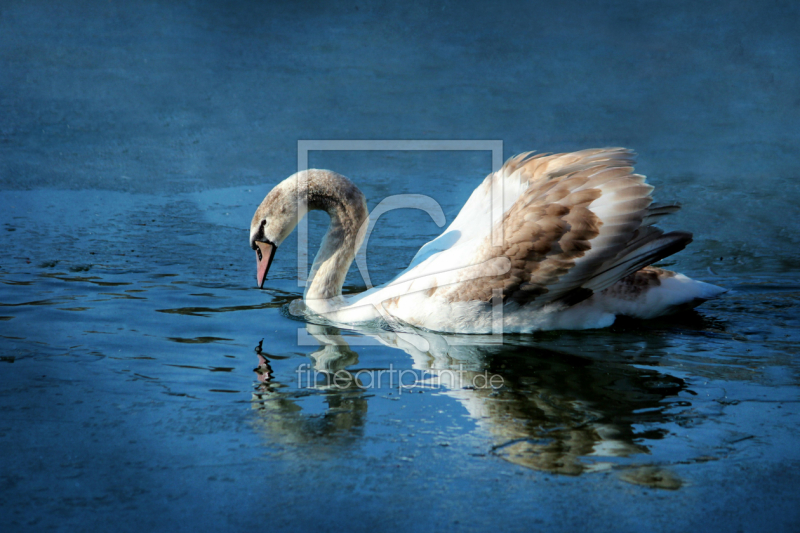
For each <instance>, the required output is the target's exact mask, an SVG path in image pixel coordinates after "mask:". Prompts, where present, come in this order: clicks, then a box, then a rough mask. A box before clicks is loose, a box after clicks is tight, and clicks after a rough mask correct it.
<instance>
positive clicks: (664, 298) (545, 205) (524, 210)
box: [250, 148, 724, 333]
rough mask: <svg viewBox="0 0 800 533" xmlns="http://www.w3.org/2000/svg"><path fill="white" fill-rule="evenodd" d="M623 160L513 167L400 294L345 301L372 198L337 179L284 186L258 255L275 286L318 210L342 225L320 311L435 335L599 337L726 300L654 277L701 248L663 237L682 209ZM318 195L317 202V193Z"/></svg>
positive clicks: (330, 239)
mask: <svg viewBox="0 0 800 533" xmlns="http://www.w3.org/2000/svg"><path fill="white" fill-rule="evenodd" d="M644 181H645V178H644V177H643V176H640V175H638V174H634V173H633V155H632V153H631V152H629V151H627V150H624V149H618V148H617V149H600V150H584V151H581V152H575V153H569V154H558V155H550V156H545V155H539V156H534V157H531V156H530V154H522V155H520V156H517V157H515V158H512V159H509V160H508V161H507V162H506V164H505V165H504V166H503V168H502V169H501V170H499V171H498V172H495V173H492V174H490V175H489V176H487V178H486V179H485V180H484V181H483V183H482V184H481V185H480V186H479V187H478V188H477V189H476V190H475V191H474V192H473V193H472V195H471V196H470V198H469V200H467V203H466V204H465V205H464V207H463V208H462V209H461V212H460V213H459V214H458V216H457V217H456V219H455V220H454V221H453V222H452V223H451V224H450V226H449V227H448V228H447V229H446V230H445V231H444V233H442V235H440V236H439V237H437V238H436V239H434V240H432V241H431V242H429V243H427V244H426V245H425V246H423V247H422V248H421V249H420V251H419V252H418V253H417V254H416V256H415V257H414V259H413V260H412V261H411V264H410V265H409V267H408V268H407V269H406V270H405V271H403V272H402V273H401V274H400V275H399V276H398V277H397V278H395V279H394V280H393V281H391V282H390V283H388V284H387V285H384V286H382V287H377V288H374V289H371V290H368V291H366V292H364V293H361V294H358V295H354V296H349V297H345V296H342V294H341V289H342V284H343V283H344V278H345V276H346V274H347V271H348V269H349V267H350V264H351V263H352V261H353V259H354V258H355V254H356V252H357V250H358V248H359V247H360V246H361V243H362V241H363V238H364V234H365V229H366V227H367V223H368V219H369V216H368V212H367V208H366V201H365V199H364V196H363V194H361V191H359V190H358V188H357V187H356V186H355V185H353V183H352V182H350V181H349V180H348V179H347V178H345V177H344V176H340V175H339V174H336V173H334V172H330V171H325V170H308V171H304V172H298V173H297V174H294V175H293V176H290V177H289V178H287V179H286V180H285V181H283V182H282V183H280V184H279V185H277V186H276V187H275V188H274V189H273V190H272V191H271V192H270V193H269V194H268V195H267V197H266V198H265V199H264V201H263V202H262V203H261V205H260V206H259V208H258V209H257V210H256V213H255V215H254V217H253V221H252V224H251V227H250V245H251V247H252V248H253V249H255V250H256V253H257V255H258V266H259V269H258V283H259V286H261V285H262V284H263V281H264V278H265V277H266V274H267V270H268V269H269V264H270V263H271V260H272V257H273V255H274V252H275V250H276V248H277V246H279V245H280V244H281V242H283V240H284V239H285V238H286V237H287V236H288V235H289V234H290V233H291V231H292V230H293V229H294V227H295V226H296V225H297V222H298V221H299V220H300V219H301V218H302V217H303V216H304V215H305V213H306V211H307V210H308V209H322V210H325V211H327V212H328V214H329V215H330V217H331V225H330V227H329V229H328V233H327V234H326V235H325V238H324V240H323V242H322V245H321V246H320V250H319V253H318V254H317V257H316V258H315V260H314V265H313V266H312V269H311V274H310V281H309V284H308V286H307V288H306V293H305V295H304V301H305V304H306V306H307V308H308V309H309V310H310V311H312V312H314V313H316V314H319V315H323V316H325V317H326V318H327V319H328V320H330V321H333V322H338V323H344V324H354V323H360V322H367V321H371V320H375V319H378V318H381V319H383V320H386V321H389V322H399V323H405V324H410V325H413V326H416V327H422V328H426V329H430V330H434V331H443V332H460V333H489V332H491V331H493V326H494V330H495V331H496V330H497V328H498V327H499V326H500V325H502V328H503V330H504V331H505V332H507V333H508V332H529V331H536V330H549V329H589V328H599V327H606V326H609V325H611V324H612V323H613V322H614V318H615V317H616V316H617V315H626V316H630V317H634V318H653V317H656V316H659V315H663V314H666V313H669V312H672V311H674V310H675V309H677V308H679V307H683V306H694V305H697V304H699V303H701V302H703V301H705V300H708V299H710V298H714V297H716V296H718V295H719V294H721V293H722V292H724V290H723V289H720V288H719V287H715V286H713V285H709V284H707V283H703V282H699V281H694V280H691V279H689V278H687V277H686V276H684V275H682V274H676V273H673V272H669V271H665V270H661V269H657V268H652V267H649V265H651V264H652V263H654V262H656V261H659V260H661V259H663V258H664V257H667V256H669V255H671V254H673V253H675V252H677V251H679V250H681V249H683V248H684V247H685V246H686V245H687V244H688V243H689V242H691V234H688V233H683V232H672V233H667V234H665V233H664V232H663V231H662V230H660V229H658V228H656V227H655V226H653V224H654V223H655V222H656V221H657V220H658V219H660V218H661V217H663V216H665V215H667V214H670V213H672V212H674V211H676V210H677V209H678V207H677V206H675V205H662V206H658V205H654V204H652V198H651V196H650V193H651V191H652V190H653V188H652V187H651V186H649V185H646V184H645V183H644ZM305 191H307V193H306V192H305Z"/></svg>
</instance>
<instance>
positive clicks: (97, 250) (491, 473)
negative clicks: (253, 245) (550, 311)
mask: <svg viewBox="0 0 800 533" xmlns="http://www.w3.org/2000/svg"><path fill="white" fill-rule="evenodd" d="M356 8H358V9H356ZM797 20H798V16H797V8H796V6H794V5H793V4H786V5H784V4H781V3H771V4H769V5H766V4H765V5H760V6H759V7H757V8H756V7H753V6H751V5H744V4H742V5H741V6H740V5H731V6H724V7H721V6H711V7H709V6H704V7H697V6H695V5H694V4H690V3H686V4H684V3H681V2H673V3H658V4H654V3H641V2H637V3H626V2H614V3H608V4H605V5H601V4H596V3H586V2H567V3H560V4H559V5H558V6H555V5H551V4H549V3H548V4H543V5H539V6H536V5H531V6H530V7H524V6H519V5H516V4H508V5H506V4H504V3H502V2H501V3H499V4H497V3H493V4H492V5H490V6H484V5H483V4H481V5H477V4H476V5H465V6H462V7H461V8H460V9H457V8H456V7H455V6H454V5H451V4H449V3H446V2H445V3H441V4H436V3H431V4H429V5H421V6H419V7H413V8H412V7H408V8H403V7H398V6H393V5H388V4H387V5H378V4H376V5H372V6H363V5H355V4H354V5H350V4H347V5H345V4H331V5H329V4H325V5H322V4H316V3H302V2H301V3H298V4H286V5H278V4H273V3H268V4H263V5H262V4H261V3H253V4H250V3H240V4H237V5H229V4H225V5H223V4H221V3H215V2H195V3H189V4H186V5H182V6H172V5H171V4H170V5H166V4H164V5H162V4H158V3H151V4H142V5H137V6H132V5H129V4H121V3H119V4H117V3H114V2H110V3H106V2H102V3H100V2H97V3H92V2H88V3H81V4H78V3H71V2H65V3H61V4H59V6H47V8H43V7H42V6H41V5H38V4H36V3H35V2H29V3H21V2H20V3H14V2H11V3H8V5H7V6H4V7H3V8H0V27H2V29H3V31H2V32H1V33H0V35H2V37H0V44H1V45H2V47H0V65H2V67H3V72H4V74H3V77H2V80H1V81H0V109H1V110H2V111H3V112H2V113H0V232H1V233H2V241H0V242H2V245H3V258H2V260H0V455H1V456H2V469H0V488H2V498H0V527H2V528H3V530H4V531H5V530H9V531H24V530H31V531H33V530H52V529H63V530H69V531H74V530H87V531H88V530H98V529H99V530H106V529H111V528H112V527H113V529H114V530H119V531H127V530H131V531H133V530H136V531H140V530H169V531H175V530H193V531H194V530H197V529H212V528H213V529H217V530H222V529H231V530H242V529H245V528H247V529H255V528H270V529H278V530H337V531H340V530H343V529H344V530H369V531H374V530H376V529H379V530H389V531H393V530H406V531H408V530H413V531H417V530H420V531H451V530H452V531H460V530H466V531H473V530H475V531H480V530H488V529H496V530H502V531H506V530H508V531H514V530H526V531H527V530H531V529H542V530H575V529H578V528H580V529H592V530H598V531H606V530H614V531H619V530H629V531H633V530H687V529H689V528H691V527H702V529H703V530H709V529H711V530H725V531H731V530H733V531H735V530H738V529H741V530H759V529H764V528H765V527H766V526H769V529H770V530H775V531H780V530H792V529H796V526H797V523H798V519H799V518H800V517H798V511H797V509H799V508H800V505H798V504H800V493H798V486H800V485H798V482H800V478H799V477H798V473H797V472H800V470H799V469H798V466H799V465H800V452H799V451H798V448H797V444H796V443H797V439H798V422H800V409H798V401H799V400H800V395H798V392H799V391H800V389H799V388H798V362H797V353H798V348H800V333H798V331H800V330H798V326H800V323H799V322H800V313H798V306H799V305H800V276H798V269H797V265H798V264H800V231H798V229H800V228H798V220H800V207H798V206H800V190H799V189H798V185H797V183H798V182H797V178H798V176H800V166H798V165H797V159H796V153H795V152H796V151H795V150H794V148H793V147H795V146H797V144H798V141H800V139H798V131H800V130H798V129H797V128H796V124H797V123H798V120H800V107H799V106H798V100H797V94H800V92H798V84H800V77H798V71H797V68H796V65H797V58H798V57H799V55H800V43H799V42H798V34H797V32H796V27H797V24H796V23H797ZM347 138H355V139H387V138H388V139H391V138H396V139H500V140H503V141H504V143H505V156H506V157H508V156H511V155H514V154H516V153H518V152H521V151H524V150H531V149H537V150H543V151H547V150H550V151H560V150H577V149H582V148H587V147H591V146H605V145H625V146H630V147H632V148H635V149H636V150H637V151H638V152H639V154H640V157H639V160H640V164H639V167H638V168H639V169H640V170H641V171H642V172H644V173H645V174H647V175H648V176H649V178H648V181H649V182H650V183H652V184H654V185H656V187H657V189H656V198H657V200H659V201H680V202H681V203H682V204H683V209H682V211H681V212H679V213H678V214H676V215H674V216H673V217H671V219H670V220H668V221H666V223H665V229H670V230H672V229H681V230H686V231H691V232H693V233H694V235H695V241H694V242H693V243H692V244H691V245H690V246H689V247H688V248H687V249H686V250H684V251H683V252H681V253H680V254H679V255H677V256H675V257H672V258H669V260H668V261H666V262H665V264H666V266H667V267H669V268H672V269H675V270H678V271H681V272H684V273H686V274H687V275H689V276H692V277H695V278H697V279H701V280H703V281H708V282H711V283H714V284H717V285H720V286H723V287H725V288H727V289H729V292H728V293H727V294H726V295H725V296H724V297H722V298H720V299H719V300H717V301H714V302H709V303H707V304H705V305H703V306H702V307H700V308H699V309H698V310H697V311H696V312H692V313H687V314H683V315H680V316H678V317H673V318H669V319H661V320H657V321H650V322H636V321H619V322H617V323H616V324H615V325H614V326H613V327H611V328H608V329H605V330H597V331H582V332H549V333H546V334H536V335H527V336H512V335H507V336H505V337H504V339H503V340H504V342H503V344H491V343H489V344H476V343H475V342H469V343H464V342H463V341H464V339H463V338H461V337H457V336H439V335H433V334H427V335H423V336H408V335H400V334H397V333H396V332H391V331H385V330H377V329H373V330H365V329H358V330H347V329H344V330H341V329H334V328H326V327H318V326H313V325H309V324H306V323H305V322H303V321H300V320H298V319H296V318H295V317H293V316H292V315H291V313H290V312H289V311H288V308H287V306H288V304H289V303H290V302H291V301H292V300H295V299H297V298H299V297H300V296H301V295H302V288H301V287H298V284H297V281H296V278H297V264H298V249H297V242H296V240H295V239H294V238H290V239H289V240H288V241H287V242H286V243H285V244H284V245H283V246H282V247H281V250H280V251H279V253H278V255H277V257H276V259H275V263H274V265H273V267H272V270H271V272H270V276H269V279H268V282H267V284H266V289H265V290H262V291H259V290H257V289H255V288H254V285H255V265H254V260H253V252H252V250H250V249H249V247H248V227H249V221H250V217H251V216H252V213H253V211H254V210H255V208H256V206H257V205H258V203H259V202H260V201H261V199H262V198H263V197H264V195H265V194H266V193H267V192H268V191H269V190H270V188H271V187H272V186H273V185H274V184H276V183H277V182H278V181H279V180H280V179H283V178H284V177H286V176H288V175H289V174H291V173H292V172H294V171H295V170H296V161H297V153H296V146H297V145H296V143H297V140H301V139H347ZM310 164H311V165H312V166H317V167H325V168H331V169H333V170H336V171H338V172H340V173H342V174H345V175H347V176H348V177H350V178H351V179H353V181H354V182H355V183H356V184H357V185H358V186H359V187H360V188H361V189H362V190H363V191H364V193H365V195H366V196H367V198H368V200H369V207H370V208H373V207H375V206H376V205H377V204H378V203H379V202H380V201H381V200H383V199H384V198H386V197H387V196H389V195H392V194H425V195H428V196H430V197H431V198H433V199H434V200H435V201H437V202H438V203H439V204H440V205H441V207H442V210H443V212H444V214H445V216H446V218H447V221H448V223H449V222H450V221H451V220H452V219H453V217H454V216H455V215H456V213H457V212H458V210H459V208H460V207H461V205H463V203H464V201H465V200H466V198H467V197H468V196H469V194H470V192H471V191H472V190H473V189H474V187H475V186H476V185H477V184H478V183H479V182H480V180H481V179H482V178H483V176H485V175H486V173H488V172H489V170H490V167H491V154H489V153H488V152H426V153H410V152H369V153H366V152H354V151H351V152H313V153H311V155H310ZM325 224H326V219H325V216H324V215H321V214H319V213H313V214H312V216H311V217H310V241H311V243H312V246H311V250H310V253H311V254H313V252H314V249H315V248H314V247H315V246H316V244H317V243H318V242H319V238H320V236H321V235H322V233H323V232H324V229H325ZM440 231H441V229H440V228H439V227H438V226H437V225H436V224H435V223H434V221H433V220H431V217H430V216H429V215H427V214H426V213H424V212H422V211H419V210H410V209H406V210H398V211H392V212H389V213H387V214H385V215H384V216H383V217H381V219H380V220H379V221H378V223H377V225H376V228H375V231H374V233H373V235H372V238H371V239H370V244H369V250H368V263H369V272H370V275H371V278H372V281H373V282H375V283H382V282H386V281H388V280H389V279H391V278H392V277H393V276H394V275H395V274H396V273H398V272H399V271H400V270H402V269H403V268H404V267H405V265H406V264H407V263H408V261H409V260H410V259H411V257H412V256H413V255H414V253H415V252H416V250H417V249H418V248H419V247H420V246H421V245H422V244H423V243H425V242H427V241H428V240H430V239H431V238H432V237H434V236H435V235H437V234H438V233H439V232H440ZM346 285H347V290H350V291H358V290H361V289H362V288H363V280H362V279H361V277H360V276H359V275H358V272H357V271H356V270H355V269H353V270H352V271H351V272H350V274H349V276H348V279H347V284H346ZM473 340H474V339H473ZM490 340H491V339H490ZM381 372H382V374H380V373H381ZM378 376H382V377H378ZM492 379H493V380H494V381H490V384H496V385H499V386H496V387H491V386H489V387H486V386H484V385H485V381H487V380H492ZM482 380H483V381H482ZM401 384H402V385H401Z"/></svg>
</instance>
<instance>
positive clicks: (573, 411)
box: [253, 324, 693, 489]
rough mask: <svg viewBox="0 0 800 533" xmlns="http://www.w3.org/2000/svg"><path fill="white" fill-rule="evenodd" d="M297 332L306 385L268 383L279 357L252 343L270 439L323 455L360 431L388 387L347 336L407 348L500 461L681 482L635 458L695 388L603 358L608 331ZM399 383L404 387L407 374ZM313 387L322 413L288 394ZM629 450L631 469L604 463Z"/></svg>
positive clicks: (423, 375)
mask: <svg viewBox="0 0 800 533" xmlns="http://www.w3.org/2000/svg"><path fill="white" fill-rule="evenodd" d="M305 329H306V331H307V332H308V334H310V335H311V337H312V338H313V339H316V341H317V342H319V344H320V346H319V347H318V348H317V349H316V350H315V351H313V352H312V353H310V354H308V355H309V357H310V358H311V360H312V362H311V363H310V364H309V365H308V368H309V372H308V373H307V374H306V375H307V376H312V377H310V378H309V379H310V380H311V381H312V383H308V384H307V385H310V387H309V388H306V389H300V390H297V389H295V388H290V387H289V385H288V383H292V385H294V383H293V381H294V380H297V379H298V378H297V376H296V375H294V374H293V375H292V376H291V378H289V380H287V383H280V382H279V380H274V379H273V378H272V371H271V366H270V362H269V359H270V358H275V357H276V356H271V355H268V354H264V353H263V352H262V351H261V350H260V348H258V349H257V350H256V351H257V352H258V357H259V362H260V364H259V366H258V367H257V368H256V373H257V374H258V376H259V382H260V383H259V385H258V387H257V390H256V392H255V393H254V396H253V400H254V401H253V406H254V409H256V410H257V411H258V413H259V415H260V416H259V417H258V424H259V425H260V426H261V427H262V428H263V430H264V431H265V432H266V433H267V434H268V435H269V439H270V441H272V442H278V443H281V444H303V445H306V447H307V448H308V449H306V448H304V450H303V453H304V454H305V455H307V454H308V453H309V452H310V453H312V454H315V455H318V456H328V455H331V454H333V453H335V449H336V448H337V446H341V445H345V446H346V445H348V444H352V443H353V442H355V441H357V440H358V439H359V438H360V437H361V436H362V435H363V430H364V423H365V419H366V412H367V407H368V398H370V397H373V396H374V395H375V394H376V392H378V393H379V392H380V391H376V390H375V388H376V387H378V386H380V387H384V388H385V387H386V385H387V384H388V383H387V381H388V378H386V379H384V380H378V381H377V385H376V384H375V383H370V381H373V382H374V381H375V379H376V372H377V371H376V370H374V369H358V368H357V366H356V365H358V362H359V361H358V353H357V352H356V351H355V350H354V349H353V348H352V347H351V343H353V344H355V343H356V342H362V343H363V341H364V338H365V337H366V338H367V339H368V340H369V339H373V340H374V341H377V342H379V343H380V344H383V345H386V346H390V347H393V348H398V349H400V350H403V351H404V352H406V353H407V354H409V355H410V356H411V357H412V359H413V368H414V370H415V374H416V375H417V376H418V379H417V380H416V382H415V383H414V385H415V388H421V389H424V388H426V387H427V388H431V387H434V388H436V389H438V390H439V391H440V392H443V393H444V394H447V395H448V396H450V397H452V398H454V399H456V400H457V401H458V402H459V403H460V404H461V405H462V406H463V407H464V408H465V409H466V410H467V412H468V413H469V415H470V417H472V418H473V419H474V420H475V421H476V423H477V425H478V426H479V428H480V429H481V430H483V431H485V432H486V434H488V435H490V436H491V440H492V442H493V446H492V448H491V453H492V454H494V455H496V456H499V457H501V458H502V459H504V460H506V461H509V462H511V463H515V464H518V465H521V466H524V467H527V468H531V469H535V470H541V471H546V472H551V473H558V474H566V475H578V474H582V473H585V472H591V471H600V470H608V469H611V468H614V467H615V466H616V467H621V468H624V472H623V473H622V475H621V477H622V478H623V479H625V480H626V481H630V482H634V483H639V484H644V485H648V486H652V487H660V488H671V489H674V488H678V487H680V485H681V482H680V480H679V479H678V478H677V477H675V475H674V474H672V473H671V472H669V471H668V470H664V469H662V468H660V467H657V466H641V463H646V459H645V458H644V457H643V456H645V455H646V454H648V453H649V447H648V441H651V440H655V439H661V438H663V436H664V435H665V434H666V433H667V432H666V430H665V429H663V428H661V427H659V426H663V425H664V423H665V422H668V421H670V420H674V419H675V417H676V414H674V413H673V414H668V413H667V412H666V411H667V410H670V409H674V408H675V407H680V406H682V405H687V403H686V402H685V401H684V400H682V399H680V398H678V393H679V392H681V391H686V392H688V393H689V394H693V393H692V392H691V391H689V390H688V389H687V385H686V383H685V382H684V381H683V380H682V379H680V378H678V377H674V376H670V375H667V374H663V373H660V372H658V371H657V370H655V369H652V368H642V367H637V366H634V365H633V364H631V363H632V361H631V356H630V355H628V356H627V357H620V356H619V355H616V356H614V355H613V354H611V356H609V355H610V354H609V353H608V352H609V347H608V346H607V345H604V342H603V341H604V340H608V339H611V338H612V337H611V336H610V335H609V334H605V336H602V335H601V336H598V335H585V334H584V335H580V334H577V335H571V336H570V335H559V334H554V335H551V336H548V337H543V338H539V337H537V338H536V339H533V338H531V337H530V336H527V337H525V336H521V337H509V336H506V337H505V339H504V342H503V344H482V345H481V344H476V341H477V342H491V341H492V340H493V339H489V338H479V337H477V336H474V335H470V336H458V335H438V334H434V333H429V332H422V331H414V332H413V333H412V332H397V331H384V330H366V329H364V330H357V331H356V333H357V334H358V335H359V336H354V334H353V332H345V335H343V334H342V331H341V330H339V329H338V328H336V327H333V326H320V325H314V324H307V325H306V328H305ZM361 335H363V336H364V337H361ZM606 337H608V339H606ZM348 339H349V340H350V342H348ZM627 340H630V338H628V339H627ZM658 342H659V338H658V337H657V336H649V337H647V341H645V342H641V343H639V344H638V346H639V347H640V352H642V351H643V348H641V346H642V345H646V347H647V352H650V353H652V352H658V351H659V346H657V343H658ZM662 342H663V341H662ZM592 343H595V344H592ZM373 344H374V342H373ZM598 344H599V345H598ZM627 346H630V344H628V345H627ZM593 351H594V352H595V353H593ZM612 351H613V349H612ZM645 357H646V356H645ZM636 362H642V361H636ZM286 377H288V376H286ZM286 377H284V379H285V378H286ZM401 381H402V382H403V384H404V385H406V386H407V385H409V381H410V380H409V379H407V378H406V379H403V380H401ZM396 383H397V382H396V381H395V389H394V390H395V392H396V391H397V385H396ZM492 385H495V386H492ZM497 385H499V386H497ZM320 392H323V394H322V395H320ZM311 394H316V395H318V396H321V397H322V398H323V401H324V402H327V407H326V408H325V410H324V414H322V415H310V414H304V413H303V412H302V408H301V407H300V406H299V405H298V404H297V402H296V401H295V400H296V399H297V398H298V397H299V396H305V395H311ZM642 428H650V429H642ZM632 456H637V457H636V458H635V460H636V461H637V463H639V466H635V467H634V465H631V464H620V462H619V461H618V460H617V461H614V460H612V459H611V458H620V457H632ZM643 459H644V461H643Z"/></svg>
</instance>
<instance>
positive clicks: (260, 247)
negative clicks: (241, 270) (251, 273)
mask: <svg viewBox="0 0 800 533" xmlns="http://www.w3.org/2000/svg"><path fill="white" fill-rule="evenodd" d="M256 246H257V248H256V283H258V288H259V289H261V288H262V287H263V286H264V280H265V279H267V272H269V267H270V266H271V265H272V259H273V258H274V257H275V249H276V248H277V247H276V246H275V245H274V244H272V243H271V242H256Z"/></svg>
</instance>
